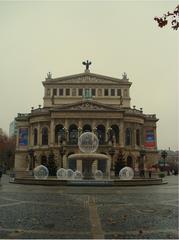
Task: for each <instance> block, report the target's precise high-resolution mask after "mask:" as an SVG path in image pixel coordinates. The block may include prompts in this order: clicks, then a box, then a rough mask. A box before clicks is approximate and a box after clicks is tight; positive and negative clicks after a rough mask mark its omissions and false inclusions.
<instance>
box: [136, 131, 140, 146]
mask: <svg viewBox="0 0 179 240" xmlns="http://www.w3.org/2000/svg"><path fill="white" fill-rule="evenodd" d="M136 145H137V146H140V130H139V129H137V130H136Z"/></svg>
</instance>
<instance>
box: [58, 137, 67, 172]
mask: <svg viewBox="0 0 179 240" xmlns="http://www.w3.org/2000/svg"><path fill="white" fill-rule="evenodd" d="M59 153H60V160H61V164H60V165H61V168H63V156H64V155H65V153H66V150H65V149H64V146H63V140H61V141H60V147H59Z"/></svg>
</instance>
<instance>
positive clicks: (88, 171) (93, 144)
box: [68, 132, 110, 180]
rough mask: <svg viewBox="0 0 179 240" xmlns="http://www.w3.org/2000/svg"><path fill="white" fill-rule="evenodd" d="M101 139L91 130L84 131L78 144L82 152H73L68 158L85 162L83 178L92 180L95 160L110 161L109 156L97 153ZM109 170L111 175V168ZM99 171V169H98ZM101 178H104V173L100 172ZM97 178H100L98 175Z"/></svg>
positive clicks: (108, 172)
mask: <svg viewBox="0 0 179 240" xmlns="http://www.w3.org/2000/svg"><path fill="white" fill-rule="evenodd" d="M98 145H99V141H98V138H97V136H96V135H95V134H94V133H91V132H85V133H83V134H82V135H81V136H80V137H79V139H78V146H79V149H80V150H81V153H76V154H72V155H70V156H69V157H68V160H81V161H82V164H83V168H84V171H83V179H86V180H90V179H94V178H95V177H94V176H93V173H92V164H93V162H94V161H95V160H106V161H109V158H108V156H106V155H105V154H101V153H96V150H97V148H98ZM106 170H107V175H108V176H110V169H106ZM98 171H99V170H98ZM98 175H100V179H102V176H103V173H101V174H100V172H98ZM95 179H99V178H98V177H97V178H95Z"/></svg>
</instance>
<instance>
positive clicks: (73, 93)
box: [72, 88, 76, 96]
mask: <svg viewBox="0 0 179 240" xmlns="http://www.w3.org/2000/svg"><path fill="white" fill-rule="evenodd" d="M72 96H76V88H72Z"/></svg>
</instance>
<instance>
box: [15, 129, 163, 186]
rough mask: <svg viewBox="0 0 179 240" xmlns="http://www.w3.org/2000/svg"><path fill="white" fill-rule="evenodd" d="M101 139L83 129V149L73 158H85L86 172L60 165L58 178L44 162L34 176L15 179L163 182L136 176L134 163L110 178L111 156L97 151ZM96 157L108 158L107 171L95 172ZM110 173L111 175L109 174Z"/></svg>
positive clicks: (98, 183) (46, 182) (80, 182)
mask: <svg viewBox="0 0 179 240" xmlns="http://www.w3.org/2000/svg"><path fill="white" fill-rule="evenodd" d="M98 145H99V141H98V138H97V136H96V135H95V134H94V133H91V132H86V133H83V134H82V135H81V136H80V137H79V139H78V146H79V149H80V151H81V152H80V153H76V154H71V155H70V156H69V157H68V161H69V160H81V161H82V165H83V172H82V173H81V172H80V171H79V170H76V171H73V170H72V169H65V168H60V169H58V170H57V172H56V176H57V177H56V178H55V179H54V178H53V177H50V178H49V175H50V174H49V170H48V168H47V167H45V166H44V165H39V166H37V167H36V168H34V170H33V175H34V178H33V179H32V178H16V179H15V181H14V180H13V181H12V182H13V183H24V184H39V185H41V184H42V185H62V186H75V185H76V186H77V185H78V186H82V185H84V186H128V185H130V186H136V185H151V184H162V180H161V179H160V178H159V179H149V180H148V179H134V171H133V169H132V168H130V167H127V166H126V167H124V168H122V169H121V170H120V172H119V178H118V179H116V178H112V179H110V159H109V158H108V156H107V155H105V154H101V153H96V150H97V148H98ZM95 160H97V161H98V160H105V161H107V167H106V171H105V173H103V172H102V171H101V170H99V169H96V170H95V171H94V173H93V172H92V164H93V162H94V161H95ZM106 176H107V177H106Z"/></svg>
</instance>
